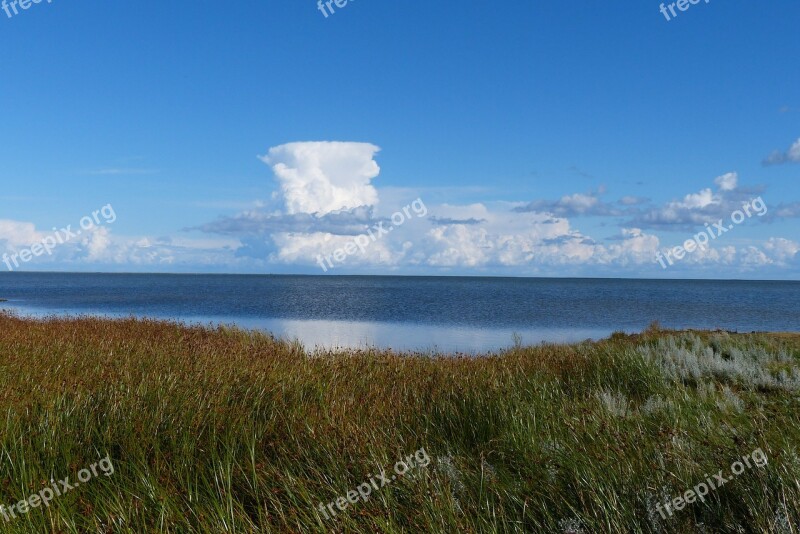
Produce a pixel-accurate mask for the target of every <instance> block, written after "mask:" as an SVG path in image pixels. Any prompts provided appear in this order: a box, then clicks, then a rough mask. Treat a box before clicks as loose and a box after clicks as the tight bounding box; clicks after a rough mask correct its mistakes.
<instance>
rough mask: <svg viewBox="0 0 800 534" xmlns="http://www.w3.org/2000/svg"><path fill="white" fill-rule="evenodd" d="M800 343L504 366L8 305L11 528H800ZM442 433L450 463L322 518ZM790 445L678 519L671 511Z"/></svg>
mask: <svg viewBox="0 0 800 534" xmlns="http://www.w3.org/2000/svg"><path fill="white" fill-rule="evenodd" d="M798 369H800V336H792V335H766V334H765V335H758V334H749V335H736V334H725V333H703V332H663V331H658V330H655V329H654V330H650V331H647V332H646V333H643V334H641V335H636V336H625V335H622V334H619V335H615V336H612V338H611V339H609V340H605V341H602V342H598V343H588V342H587V343H580V344H574V345H541V346H537V347H522V346H515V347H514V348H512V349H510V350H509V351H507V352H505V353H503V354H500V355H494V356H486V357H477V358H465V357H460V358H456V357H452V358H450V357H430V356H429V355H425V354H395V353H392V352H389V351H376V350H363V351H350V352H340V353H326V354H306V353H305V352H304V351H303V349H302V347H300V346H299V345H297V344H290V343H285V342H281V341H277V340H274V339H273V338H271V337H269V336H268V335H264V334H259V333H253V332H245V331H241V330H237V329H232V328H223V327H219V328H211V327H209V328H201V327H185V326H182V325H179V324H174V323H168V322H154V321H146V320H133V319H130V320H103V319H93V318H85V319H70V320H67V319H50V320H46V321H33V320H23V319H20V318H17V317H14V316H11V315H7V314H0V416H1V417H2V420H0V503H3V504H5V505H6V506H9V505H11V504H13V503H16V502H18V501H20V500H22V499H23V498H26V497H27V496H29V495H31V494H32V493H35V492H37V491H39V490H40V489H41V488H42V487H43V484H45V483H47V482H48V481H49V480H51V479H62V478H64V477H65V476H70V477H71V479H72V480H74V479H75V473H76V472H77V471H78V470H79V469H82V468H84V467H88V466H89V465H90V464H92V463H94V462H96V461H97V460H99V459H100V458H103V457H105V456H106V455H109V457H110V458H111V460H112V461H113V463H114V467H115V473H114V475H113V476H111V477H104V476H100V477H97V478H94V479H92V480H91V481H90V482H88V483H86V484H85V485H81V486H80V487H79V488H76V489H75V490H74V491H72V492H70V493H68V494H65V495H64V496H62V497H59V498H56V499H54V500H53V501H52V502H51V503H50V506H49V507H47V508H41V507H40V508H37V509H34V510H32V511H30V512H29V513H27V514H25V515H22V516H20V517H18V518H17V519H15V520H13V521H11V522H7V523H6V522H4V521H3V519H2V517H0V532H11V533H15V532H25V533H27V532H65V533H66V532H70V533H71V532H76V533H77V532H98V533H111V532H174V533H183V532H204V533H205V532H327V531H336V532H387V533H388V532H391V533H395V532H448V533H449V532H561V533H565V532H587V533H588V532H698V531H707V532H712V531H714V532H797V525H798V521H799V520H800V517H799V516H798V504H800V482H799V481H800V457H798V451H797V447H798V446H800V421H798V414H800V411H798V408H800V401H799V398H798V377H799V376H800V375H798ZM422 447H424V448H425V450H426V451H427V452H428V454H429V455H430V457H431V459H432V461H431V463H430V465H429V466H428V467H426V468H423V469H420V470H419V471H418V472H417V473H416V474H415V475H414V476H409V477H400V478H398V479H397V480H396V481H395V482H393V483H392V484H391V485H389V486H386V487H384V488H382V489H380V490H379V491H375V492H374V493H373V494H372V496H371V498H370V499H369V500H368V501H367V502H359V503H357V504H352V505H350V506H349V508H348V509H347V510H346V511H344V512H339V513H338V515H337V516H336V517H335V518H332V519H325V518H324V516H323V515H322V514H321V513H320V512H319V511H318V509H317V506H318V505H319V504H320V503H329V502H331V501H333V500H335V499H336V498H337V497H340V496H345V495H346V492H347V491H348V490H351V489H353V488H355V487H356V486H357V485H359V484H360V483H362V482H364V481H366V480H368V475H370V474H374V473H376V472H378V471H379V470H380V469H381V468H383V469H387V466H392V465H393V464H394V463H395V462H396V461H398V460H400V459H402V458H404V457H405V456H407V455H409V454H412V453H413V452H414V451H417V450H418V449H420V448H422ZM759 447H760V448H761V449H762V450H763V451H764V452H765V453H766V455H767V457H768V458H769V463H768V465H767V466H766V467H765V468H763V469H751V470H748V471H745V473H743V474H742V475H740V476H738V477H737V478H735V479H733V480H732V481H731V482H729V483H728V484H726V485H725V486H723V487H722V488H720V489H719V490H717V491H715V492H713V493H711V494H710V495H709V496H708V497H707V498H706V502H705V503H700V502H697V503H694V504H691V505H689V506H687V508H685V509H684V510H682V511H679V512H676V513H675V515H674V516H673V517H671V518H670V517H668V518H667V519H664V518H662V517H661V516H660V515H659V514H658V513H657V512H655V508H654V506H655V504H656V503H662V504H663V503H664V502H666V501H667V500H669V499H672V498H674V497H676V496H678V495H680V494H682V493H683V492H684V491H686V490H688V489H690V488H692V486H694V485H695V484H697V483H698V482H701V481H703V480H705V478H706V477H707V476H708V474H710V473H716V472H717V471H718V470H720V469H724V470H727V469H728V468H729V466H730V464H731V462H733V461H734V460H736V459H738V458H741V457H742V456H743V455H745V454H748V453H750V452H751V451H753V450H754V449H756V448H759Z"/></svg>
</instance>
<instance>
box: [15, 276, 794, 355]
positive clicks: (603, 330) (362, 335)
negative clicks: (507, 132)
mask: <svg viewBox="0 0 800 534" xmlns="http://www.w3.org/2000/svg"><path fill="white" fill-rule="evenodd" d="M0 298H4V299H8V301H9V302H5V303H0V306H4V307H6V308H11V309H14V310H17V311H18V312H20V313H25V314H32V315H46V314H54V313H55V314H82V313H90V314H98V315H109V316H127V315H136V316H147V317H155V318H172V319H180V320H184V321H187V322H203V323H206V322H215V323H232V324H237V325H240V326H243V327H247V328H261V329H266V330H269V331H271V332H272V333H273V334H275V335H278V336H282V337H286V338H298V339H300V341H302V342H303V343H305V344H306V345H307V346H309V347H314V346H324V347H331V346H340V347H352V346H364V345H376V346H380V347H392V348H396V349H438V350H442V351H464V352H475V351H487V350H494V349H499V348H503V347H507V346H509V345H511V344H512V343H513V336H514V334H518V335H519V336H520V337H521V338H522V341H523V342H524V343H532V344H535V343H539V342H541V341H578V340H583V339H586V338H599V337H603V336H607V335H608V334H610V333H611V332H613V331H615V330H625V331H638V330H641V329H643V328H645V327H646V326H647V325H648V324H649V323H650V322H651V321H654V320H658V321H660V322H661V324H662V325H664V326H667V327H675V328H686V327H692V328H725V329H729V330H738V331H752V330H767V331H800V282H745V281H700V280H692V281H656V280H597V279H541V278H539V279H526V278H439V277H419V278H417V277H413V278H412V277H374V276H352V277H323V276H238V275H230V276H228V275H152V274H144V275H140V274H51V273H1V274H0Z"/></svg>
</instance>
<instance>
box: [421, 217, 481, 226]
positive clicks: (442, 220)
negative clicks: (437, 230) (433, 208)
mask: <svg viewBox="0 0 800 534" xmlns="http://www.w3.org/2000/svg"><path fill="white" fill-rule="evenodd" d="M430 219H431V223H433V224H435V225H437V226H448V225H451V224H468V225H471V224H481V223H485V222H486V219H476V218H475V217H470V218H469V219H451V218H449V217H431V218H430Z"/></svg>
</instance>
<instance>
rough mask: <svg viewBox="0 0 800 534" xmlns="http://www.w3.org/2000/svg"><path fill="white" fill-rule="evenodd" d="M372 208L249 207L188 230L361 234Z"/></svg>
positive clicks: (370, 217) (246, 232) (371, 216)
mask: <svg viewBox="0 0 800 534" xmlns="http://www.w3.org/2000/svg"><path fill="white" fill-rule="evenodd" d="M372 212H373V208H371V207H367V206H361V207H358V208H352V209H349V210H339V211H332V212H330V213H325V214H324V215H318V214H312V213H290V214H281V213H265V212H263V211H260V210H249V211H245V212H242V213H240V214H238V215H235V216H233V217H223V218H220V219H219V220H217V221H214V222H211V223H207V224H204V225H201V226H199V227H194V228H189V229H188V230H200V231H202V232H208V233H215V234H223V235H271V234H275V233H283V232H289V233H309V234H310V233H316V232H323V233H330V234H336V235H358V234H361V233H363V232H364V230H365V229H366V228H367V226H369V225H370V224H371V223H373V222H374V221H375V220H376V219H375V218H374V217H373V215H372Z"/></svg>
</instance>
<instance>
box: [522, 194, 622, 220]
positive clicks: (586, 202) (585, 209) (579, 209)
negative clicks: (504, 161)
mask: <svg viewBox="0 0 800 534" xmlns="http://www.w3.org/2000/svg"><path fill="white" fill-rule="evenodd" d="M603 193H605V189H604V188H603V187H601V188H599V189H598V190H597V191H590V192H589V193H588V194H584V193H574V194H572V195H565V196H563V197H561V198H560V199H559V200H556V201H547V200H536V201H533V202H531V203H529V204H528V205H526V206H520V207H517V208H514V211H517V212H520V213H522V212H546V213H552V214H553V215H558V216H559V217H577V216H589V215H595V216H620V215H623V214H624V213H625V211H624V210H621V209H619V208H617V207H615V206H613V205H612V204H608V203H605V202H603V201H602V200H600V195H602V194H603Z"/></svg>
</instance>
